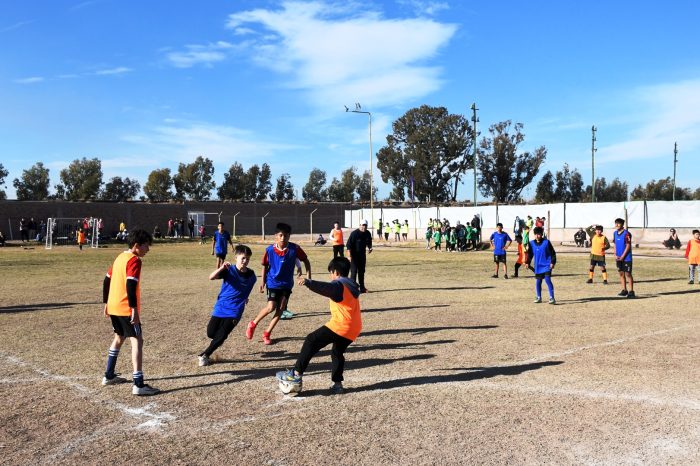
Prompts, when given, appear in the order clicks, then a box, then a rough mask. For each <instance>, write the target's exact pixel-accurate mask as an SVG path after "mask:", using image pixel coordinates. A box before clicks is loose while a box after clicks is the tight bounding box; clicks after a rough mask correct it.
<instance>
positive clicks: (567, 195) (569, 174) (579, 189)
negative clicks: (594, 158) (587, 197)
mask: <svg viewBox="0 0 700 466" xmlns="http://www.w3.org/2000/svg"><path fill="white" fill-rule="evenodd" d="M555 178H556V187H555V189H554V199H555V200H556V202H580V201H581V197H582V196H583V178H582V177H581V174H580V173H579V171H578V170H576V169H574V170H573V171H572V170H570V169H569V164H568V163H565V164H564V167H563V168H562V169H561V171H558V172H557V174H556V177H555Z"/></svg>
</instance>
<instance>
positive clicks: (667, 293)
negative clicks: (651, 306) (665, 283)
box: [656, 285, 700, 296]
mask: <svg viewBox="0 0 700 466" xmlns="http://www.w3.org/2000/svg"><path fill="white" fill-rule="evenodd" d="M688 286H690V285H688ZM696 286H697V285H696ZM693 293H700V290H683V291H660V292H658V293H656V294H657V295H661V296H673V295H677V294H693Z"/></svg>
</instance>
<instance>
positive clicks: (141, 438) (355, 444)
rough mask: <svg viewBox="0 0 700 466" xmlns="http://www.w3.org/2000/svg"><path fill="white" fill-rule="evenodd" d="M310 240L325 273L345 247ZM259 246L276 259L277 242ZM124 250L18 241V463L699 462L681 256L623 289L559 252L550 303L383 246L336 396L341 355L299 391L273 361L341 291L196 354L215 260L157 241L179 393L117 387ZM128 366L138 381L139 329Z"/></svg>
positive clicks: (153, 269)
mask: <svg viewBox="0 0 700 466" xmlns="http://www.w3.org/2000/svg"><path fill="white" fill-rule="evenodd" d="M303 246H304V248H305V249H306V250H307V251H308V252H309V255H310V259H311V263H312V268H313V271H314V275H315V278H318V279H321V280H327V279H328V274H327V273H326V271H325V268H326V265H327V262H328V260H329V259H330V257H331V256H332V252H331V249H330V248H329V247H323V248H318V247H312V246H310V245H308V244H304V245H303ZM252 247H253V252H254V256H253V260H252V264H253V267H254V268H255V269H256V271H258V273H259V269H260V266H259V265H258V264H259V263H260V258H261V256H262V251H263V248H264V245H263V244H253V245H252ZM119 251H120V248H104V249H97V250H95V249H88V250H85V251H83V252H82V253H80V252H78V251H77V248H56V249H54V250H51V251H46V250H44V249H42V248H39V247H37V248H36V249H28V250H27V249H21V248H12V249H5V250H0V273H1V276H2V279H1V280H0V400H2V401H0V408H1V409H0V463H2V464H125V463H136V464H261V465H311V464H314V465H316V464H333V465H357V464H359V465H365V464H373V465H376V464H382V465H383V464H594V465H598V464H600V465H604V464H611V465H612V464H615V465H618V464H688V465H691V464H700V366H699V365H698V364H697V360H698V356H700V339H699V337H698V329H699V327H700V321H699V320H698V311H699V310H700V306H699V303H700V285H689V284H688V283H687V266H686V264H685V262H684V260H683V259H682V257H679V256H678V255H677V254H674V255H673V257H664V254H663V252H659V251H652V252H651V253H649V254H646V253H645V252H644V251H635V252H641V253H642V254H639V257H637V258H636V259H635V263H634V275H635V277H636V278H637V279H638V282H637V284H636V287H635V288H636V291H637V295H638V298H637V299H635V300H631V299H624V298H619V297H617V293H618V292H619V290H620V286H619V280H618V276H617V272H615V271H614V268H615V267H614V261H612V260H610V258H609V260H608V262H609V265H610V269H609V270H610V272H611V273H610V284H609V285H607V286H604V285H603V284H602V280H601V278H600V274H599V273H598V272H596V278H595V283H594V284H592V285H587V284H586V283H585V281H586V278H587V275H586V273H587V268H588V255H587V254H585V253H583V252H582V251H581V250H576V249H575V248H562V250H561V251H560V253H559V263H558V265H557V267H556V269H555V276H554V284H555V287H556V298H557V301H558V304H557V305H555V306H551V305H548V304H546V303H543V304H533V303H532V301H533V298H534V280H533V278H532V275H531V274H530V273H529V272H525V273H522V275H524V277H522V278H520V279H517V280H516V279H510V280H505V279H503V278H499V279H493V278H491V274H492V273H493V262H492V254H491V253H490V252H488V251H483V252H476V253H473V252H468V253H460V254H457V253H444V252H443V253H435V252H432V251H426V250H425V249H423V248H422V245H419V244H415V245H413V247H407V246H406V245H404V247H396V246H384V245H377V246H376V248H375V250H374V253H373V254H371V255H370V256H369V258H368V273H367V287H368V288H369V289H370V293H369V294H366V295H363V296H362V298H361V303H362V309H363V323H364V326H363V332H362V335H361V336H360V337H359V338H358V339H357V341H356V342H355V343H354V344H353V345H351V346H350V348H349V350H348V353H347V364H346V372H345V386H346V388H347V392H346V393H345V394H343V395H335V396H333V395H329V393H328V387H329V386H330V383H331V382H330V356H329V352H328V351H327V350H324V351H322V352H321V353H319V356H318V357H317V358H316V359H314V360H313V361H312V363H311V365H310V366H309V370H308V372H307V373H306V374H305V377H304V391H303V392H302V394H301V395H300V396H298V397H295V398H291V397H285V396H283V395H282V394H281V393H280V392H279V391H278V388H277V383H276V381H275V379H274V374H275V372H276V371H278V370H281V369H285V368H289V367H291V366H292V365H293V363H294V361H295V359H296V356H297V354H298V352H299V350H300V348H301V344H302V342H303V339H304V337H305V336H306V334H308V333H309V332H311V331H312V330H315V329H316V328H318V327H319V326H321V325H323V324H324V323H325V322H326V321H327V319H328V315H329V313H328V303H327V299H326V298H323V297H321V296H318V295H314V294H313V293H311V292H310V291H309V290H308V289H305V288H301V287H296V288H295V289H294V294H293V295H292V298H291V302H290V306H289V308H290V309H291V310H293V311H294V312H296V313H297V315H296V317H294V318H293V319H292V320H289V321H282V322H281V323H280V324H279V325H278V327H277V329H276V330H275V332H274V333H273V339H274V341H275V344H274V345H271V346H265V345H263V344H262V342H261V341H260V340H259V337H260V336H261V335H256V338H255V339H254V340H253V341H248V340H246V339H245V337H244V332H245V322H247V320H250V319H251V318H252V317H253V316H254V315H255V314H256V313H257V311H258V310H259V309H260V308H261V307H262V306H263V305H264V297H263V295H261V294H260V293H258V292H257V291H254V293H253V295H252V296H251V299H250V302H249V304H248V307H247V308H246V312H245V315H244V319H243V321H242V322H241V325H239V326H238V327H237V328H236V329H235V330H234V331H233V333H232V335H231V337H230V338H229V340H228V341H227V342H226V343H225V344H224V346H223V347H222V348H220V349H219V350H218V351H217V352H216V353H215V356H216V358H217V361H216V363H215V364H213V365H211V366H208V367H203V368H200V367H198V366H197V357H196V356H197V354H198V353H199V352H201V351H202V350H203V349H204V348H205V347H206V345H207V343H208V340H207V338H206V333H205V329H206V324H207V322H208V318H209V314H210V312H211V308H212V305H213V303H214V301H215V300H216V296H217V293H218V289H219V286H220V283H219V282H217V281H208V280H207V277H208V275H209V273H210V272H211V271H212V270H213V269H214V264H215V262H214V258H213V257H212V256H211V255H209V252H210V251H211V250H210V249H209V247H208V246H200V245H197V244H171V245H155V246H154V247H153V248H152V249H151V252H150V253H149V254H148V256H147V257H146V258H145V259H144V265H143V276H142V281H141V287H142V288H141V292H142V306H143V311H142V320H143V323H144V324H143V329H144V330H143V331H144V336H145V357H144V373H145V377H146V381H147V383H150V384H151V385H154V386H157V387H158V388H160V389H161V390H163V393H161V394H160V395H157V396H154V397H148V398H139V397H134V396H132V395H131V385H130V384H124V385H118V386H110V387H102V386H101V385H100V381H101V378H102V375H103V372H104V365H105V362H106V356H107V349H108V347H109V343H110V341H111V336H112V330H111V327H110V325H109V323H108V321H107V320H106V319H105V318H104V317H103V316H102V304H101V301H102V291H101V290H102V279H103V277H104V273H105V271H106V269H107V268H108V266H109V265H110V264H111V262H112V261H113V259H114V257H115V256H116V255H117V254H118V253H119ZM509 258H510V259H511V260H513V254H510V255H509ZM545 297H546V287H545ZM266 322H267V321H266ZM117 371H118V372H122V373H123V374H124V375H126V376H127V377H128V378H130V377H131V364H130V361H129V348H128V344H125V346H124V348H123V350H122V354H121V355H120V358H119V362H118V366H117Z"/></svg>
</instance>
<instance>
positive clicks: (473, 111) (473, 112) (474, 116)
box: [471, 103, 479, 207]
mask: <svg viewBox="0 0 700 466" xmlns="http://www.w3.org/2000/svg"><path fill="white" fill-rule="evenodd" d="M471 109H472V123H473V124H474V132H473V134H472V138H474V142H473V144H474V207H476V205H477V203H476V161H477V158H478V156H479V151H478V149H477V147H476V137H477V132H476V123H477V122H478V121H479V119H478V118H477V117H476V111H477V110H479V109H478V108H476V104H475V103H473V104H472V106H471Z"/></svg>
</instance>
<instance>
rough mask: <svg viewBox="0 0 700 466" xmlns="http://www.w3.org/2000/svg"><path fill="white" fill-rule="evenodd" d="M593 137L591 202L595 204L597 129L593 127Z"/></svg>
mask: <svg viewBox="0 0 700 466" xmlns="http://www.w3.org/2000/svg"><path fill="white" fill-rule="evenodd" d="M591 131H592V132H593V136H592V137H591V202H595V152H596V151H597V150H598V149H596V148H595V142H596V138H595V132H596V131H598V129H597V128H596V127H595V125H593V127H592V128H591Z"/></svg>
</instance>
